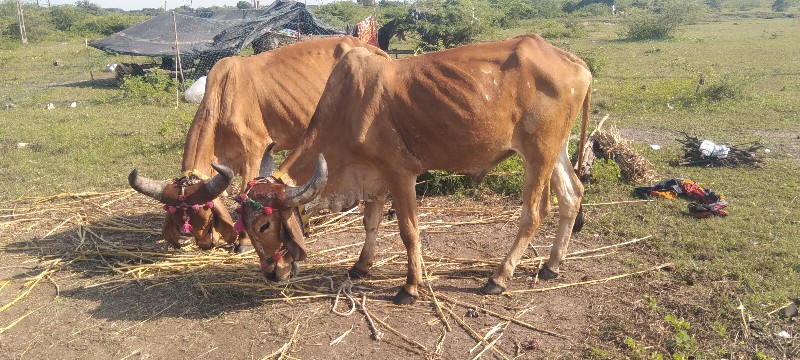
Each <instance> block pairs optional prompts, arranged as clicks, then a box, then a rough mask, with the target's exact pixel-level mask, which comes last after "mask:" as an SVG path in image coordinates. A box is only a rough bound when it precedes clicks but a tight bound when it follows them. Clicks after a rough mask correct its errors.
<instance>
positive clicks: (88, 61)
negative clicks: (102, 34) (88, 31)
mask: <svg viewBox="0 0 800 360" xmlns="http://www.w3.org/2000/svg"><path fill="white" fill-rule="evenodd" d="M83 43H84V45H85V46H86V67H87V68H89V77H90V78H91V79H92V82H94V73H92V60H91V58H90V57H89V39H83Z"/></svg>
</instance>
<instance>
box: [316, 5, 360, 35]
mask: <svg viewBox="0 0 800 360" xmlns="http://www.w3.org/2000/svg"><path fill="white" fill-rule="evenodd" d="M371 11H372V10H371V9H370V8H366V7H363V6H361V5H358V4H356V3H355V2H352V1H336V2H332V3H329V4H325V5H321V6H318V7H316V8H315V9H314V10H313V12H314V15H316V16H318V17H319V18H320V20H322V21H325V22H328V23H330V24H332V25H334V26H337V27H342V28H343V27H344V26H346V24H356V23H358V22H360V21H361V20H364V19H366V18H367V17H368V16H369V15H370V14H371Z"/></svg>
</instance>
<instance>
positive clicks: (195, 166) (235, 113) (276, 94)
mask: <svg viewBox="0 0 800 360" xmlns="http://www.w3.org/2000/svg"><path fill="white" fill-rule="evenodd" d="M356 47H366V48H367V49H368V51H369V52H370V53H374V54H376V55H378V56H380V57H383V58H386V59H390V57H389V55H387V54H386V53H385V52H383V51H382V50H380V49H378V48H376V47H373V46H370V45H365V44H363V43H362V42H361V41H360V40H358V39H357V38H354V37H352V36H342V37H326V38H319V39H311V40H306V41H302V42H299V43H296V44H292V45H287V46H284V47H281V48H278V49H275V50H272V51H268V52H264V53H261V54H258V55H255V56H250V57H239V56H234V57H228V58H225V59H222V60H220V61H219V62H218V63H217V64H216V65H214V67H213V68H212V70H211V72H210V73H209V75H208V79H207V82H206V92H205V96H204V98H203V101H202V102H201V103H200V107H199V108H198V110H197V113H196V114H195V117H194V120H193V121H192V125H191V127H190V128H189V133H188V134H187V135H186V144H185V146H184V152H183V165H182V166H183V171H184V177H189V178H194V179H195V180H194V181H197V179H202V178H205V175H204V174H211V170H212V169H211V167H210V164H211V163H212V162H214V161H216V162H218V163H219V164H222V165H225V166H227V167H229V168H230V169H231V170H233V172H234V174H241V175H242V178H243V181H244V183H243V184H242V188H244V186H245V184H246V181H247V180H249V179H252V178H254V177H255V176H256V175H258V167H259V164H260V162H261V156H262V154H263V152H264V148H265V147H266V146H267V144H270V143H271V142H273V141H275V142H277V146H276V150H281V149H291V148H293V147H294V146H295V145H297V142H298V140H299V139H300V137H301V135H303V132H305V130H306V127H307V126H308V122H309V121H310V119H311V115H313V113H314V109H315V108H316V106H317V102H318V101H319V98H320V96H322V90H323V89H324V88H325V82H326V81H327V80H328V75H329V74H330V72H331V69H333V66H334V65H335V64H336V62H337V61H338V60H339V59H340V58H341V57H342V56H343V55H344V54H345V53H347V52H348V51H349V50H350V49H352V48H356ZM144 180H146V181H150V180H148V179H144ZM144 180H143V181H144ZM176 180H178V179H176ZM131 181H132V182H131V183H132V184H133V181H134V180H131ZM167 185H168V186H172V185H171V184H167ZM145 195H148V196H151V197H153V198H156V200H159V201H161V202H163V203H166V204H169V203H173V202H175V201H176V199H171V198H170V199H164V200H161V199H159V198H158V196H160V194H155V195H154V194H147V193H145ZM215 203H216V204H217V205H216V206H215V209H216V210H215V211H200V212H190V213H189V222H188V223H189V224H190V225H192V226H193V227H194V228H198V229H199V228H202V227H203V224H211V223H213V224H214V227H213V230H210V231H211V232H210V233H203V234H202V235H200V236H198V235H195V240H196V241H197V242H198V245H200V246H201V247H204V248H206V247H210V246H213V242H215V241H216V240H217V239H218V238H219V237H220V236H221V237H222V238H223V239H225V241H226V242H227V243H229V244H231V243H234V242H235V241H236V238H237V231H234V224H233V222H232V221H231V217H230V215H229V214H227V212H226V211H222V210H224V207H222V203H221V202H215ZM190 205H202V204H190ZM223 213H224V214H223ZM212 215H214V216H215V218H214V219H213V221H212V219H211V216H212ZM182 217H183V215H180V214H178V215H176V214H175V213H172V214H169V213H168V214H167V215H166V218H165V222H164V231H163V234H164V238H165V239H167V240H168V241H169V243H170V244H172V245H175V246H179V245H178V244H179V241H178V240H179V236H180V234H179V233H178V232H177V229H178V228H177V226H175V225H176V224H184V221H183V218H182ZM170 218H172V219H170ZM193 233H196V232H193ZM209 234H210V238H209V237H208V236H209ZM209 241H211V243H209Z"/></svg>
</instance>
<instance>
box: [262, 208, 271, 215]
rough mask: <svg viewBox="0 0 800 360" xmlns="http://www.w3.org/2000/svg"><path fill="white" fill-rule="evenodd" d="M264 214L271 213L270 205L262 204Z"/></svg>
mask: <svg viewBox="0 0 800 360" xmlns="http://www.w3.org/2000/svg"><path fill="white" fill-rule="evenodd" d="M264 214H267V215H272V207H269V206H264Z"/></svg>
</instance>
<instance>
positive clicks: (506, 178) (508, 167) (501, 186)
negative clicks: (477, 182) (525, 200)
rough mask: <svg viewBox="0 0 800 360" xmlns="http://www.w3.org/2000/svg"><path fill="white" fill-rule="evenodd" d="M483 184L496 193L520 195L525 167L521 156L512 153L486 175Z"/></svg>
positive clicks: (523, 183) (523, 182)
mask: <svg viewBox="0 0 800 360" xmlns="http://www.w3.org/2000/svg"><path fill="white" fill-rule="evenodd" d="M483 185H484V186H486V187H487V188H489V189H490V190H492V191H493V192H496V193H498V194H502V195H506V196H514V197H519V196H521V195H522V187H523V186H524V185H525V167H524V166H523V165H522V158H520V157H519V155H514V156H512V157H510V158H508V159H507V160H506V161H503V162H502V163H500V165H497V167H495V168H494V170H492V173H490V174H489V175H488V176H486V179H485V180H484V181H483Z"/></svg>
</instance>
